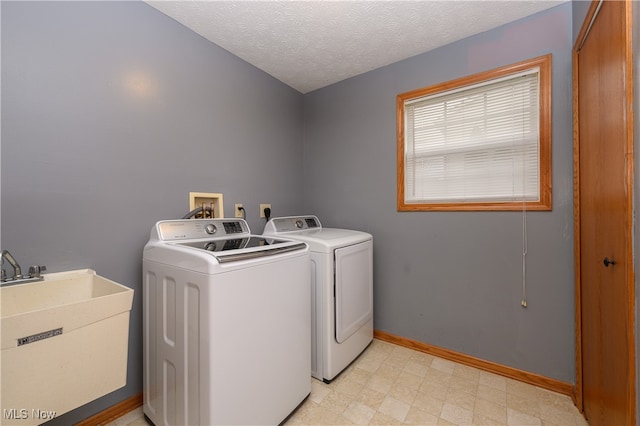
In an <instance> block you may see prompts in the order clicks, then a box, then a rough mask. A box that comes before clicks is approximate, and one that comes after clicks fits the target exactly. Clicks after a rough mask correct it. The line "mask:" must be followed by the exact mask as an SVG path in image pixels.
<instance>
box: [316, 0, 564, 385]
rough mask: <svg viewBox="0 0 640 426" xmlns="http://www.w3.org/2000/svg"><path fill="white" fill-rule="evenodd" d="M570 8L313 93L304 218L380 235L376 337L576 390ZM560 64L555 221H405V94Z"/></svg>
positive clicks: (543, 217)
mask: <svg viewBox="0 0 640 426" xmlns="http://www.w3.org/2000/svg"><path fill="white" fill-rule="evenodd" d="M571 9H572V8H571V4H570V3H565V4H563V5H560V6H557V7H555V8H553V9H550V10H548V11H545V12H542V13H539V14H537V15H535V16H533V17H529V18H526V19H523V20H520V21H517V22H514V23H512V24H509V25H506V26H503V27H500V28H498V29H495V30H491V31H488V32H485V33H483V34H479V35H477V36H474V37H470V38H468V39H465V40H462V41H460V42H456V43H453V44H450V45H448V46H445V47H443V48H440V49H437V50H434V51H432V52H428V53H425V54H422V55H419V56H416V57H413V58H410V59H407V60H405V61H402V62H398V63H395V64H392V65H389V66H387V67H384V68H381V69H378V70H375V71H372V72H369V73H366V74H363V75H360V76H357V77H354V78H352V79H349V80H346V81H344V82H341V83H337V84H335V85H333V86H330V87H327V88H324V89H320V90H317V91H315V92H312V93H310V94H307V95H306V96H305V101H304V107H305V112H304V127H305V128H304V133H305V139H304V158H305V160H304V182H305V188H306V192H305V195H304V208H305V211H306V212H311V213H316V214H317V215H318V216H319V217H320V219H321V220H322V221H323V224H324V225H325V226H327V225H328V226H339V227H347V228H354V229H361V230H365V231H368V232H371V233H372V234H373V236H374V286H375V290H374V305H375V313H374V327H375V328H376V329H379V330H383V331H386V332H389V333H393V334H395V335H399V336H404V337H408V338H411V339H415V340H418V341H421V342H426V343H429V344H432V345H437V346H440V347H444V348H448V349H451V350H454V351H458V352H462V353H465V354H468V355H472V356H475V357H478V358H481V359H484V360H489V361H493V362H497V363H499V364H503V365H507V366H511V367H514V368H517V369H521V370H525V371H529V372H533V373H537V374H541V375H543V376H547V377H551V378H554V379H558V380H561V381H564V382H569V383H573V382H574V381H575V380H574V378H575V361H574V353H575V352H574V339H575V337H574V303H573V297H574V291H573V288H574V287H573V216H572V214H573V213H572V212H573V205H572V203H573V193H572V184H573V182H572V176H573V175H572V173H573V172H572V160H573V156H572V103H571V47H572V10H571ZM547 53H552V54H553V107H552V108H553V211H550V212H530V213H527V222H528V255H527V295H528V308H526V309H524V308H522V307H521V306H520V301H521V296H522V279H521V277H522V269H521V265H522V260H521V259H522V234H523V233H522V222H523V214H522V213H521V212H418V213H413V212H402V213H401V212H398V211H397V210H396V157H395V155H396V139H395V131H396V127H395V124H396V122H395V119H396V111H395V101H396V95H397V94H399V93H403V92H406V91H409V90H413V89H418V88H421V87H425V86H429V85H432V84H436V83H440V82H444V81H448V80H451V79H454V78H457V77H462V76H465V75H468V74H473V73H477V72H480V71H484V70H488V69H492V68H495V67H498V66H502V65H506V64H510V63H514V62H517V61H521V60H524V59H528V58H533V57H536V56H539V55H544V54H547Z"/></svg>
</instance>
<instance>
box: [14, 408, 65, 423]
mask: <svg viewBox="0 0 640 426" xmlns="http://www.w3.org/2000/svg"><path fill="white" fill-rule="evenodd" d="M2 415H3V417H4V419H5V420H28V419H36V420H51V419H53V418H54V417H55V416H56V412H55V411H49V410H41V409H39V408H32V409H31V410H28V409H26V408H5V409H3V410H2Z"/></svg>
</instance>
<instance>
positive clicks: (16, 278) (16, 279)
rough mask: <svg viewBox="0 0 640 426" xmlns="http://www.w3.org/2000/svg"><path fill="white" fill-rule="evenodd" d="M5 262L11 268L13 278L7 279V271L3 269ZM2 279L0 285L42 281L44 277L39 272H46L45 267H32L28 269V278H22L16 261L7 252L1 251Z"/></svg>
mask: <svg viewBox="0 0 640 426" xmlns="http://www.w3.org/2000/svg"><path fill="white" fill-rule="evenodd" d="M5 260H6V261H7V263H9V265H11V267H12V268H13V277H7V271H6V270H5V269H4V261H5ZM2 266H3V268H2V277H0V285H13V284H23V283H28V282H34V281H42V280H43V279H44V277H43V276H42V275H40V272H42V271H46V270H47V267H46V266H44V265H43V266H37V265H36V266H32V267H30V268H29V276H28V277H24V276H22V269H21V268H20V265H19V264H18V262H17V261H16V258H15V257H13V255H11V253H9V250H2Z"/></svg>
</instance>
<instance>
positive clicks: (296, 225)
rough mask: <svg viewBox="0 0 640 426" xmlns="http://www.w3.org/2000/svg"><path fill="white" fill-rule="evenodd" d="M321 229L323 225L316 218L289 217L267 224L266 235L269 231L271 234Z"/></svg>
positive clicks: (275, 219)
mask: <svg viewBox="0 0 640 426" xmlns="http://www.w3.org/2000/svg"><path fill="white" fill-rule="evenodd" d="M320 228H322V225H321V224H320V220H319V219H318V218H317V217H316V216H312V215H309V216H287V217H277V218H273V219H271V220H270V221H269V222H267V224H266V225H265V233H266V232H267V230H269V231H271V232H293V231H304V230H309V229H320Z"/></svg>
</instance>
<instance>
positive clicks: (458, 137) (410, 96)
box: [397, 55, 551, 211]
mask: <svg viewBox="0 0 640 426" xmlns="http://www.w3.org/2000/svg"><path fill="white" fill-rule="evenodd" d="M397 138H398V140H397V144H398V145H397V150H398V152H397V167H398V210H399V211H421V210H522V209H527V210H551V55H546V56H542V57H539V58H535V59H531V60H528V61H524V62H520V63H517V64H514V65H509V66H506V67H502V68H498V69H495V70H492V71H488V72H484V73H480V74H476V75H473V76H470V77H464V78H461V79H458V80H453V81H449V82H446V83H442V84H438V85H435V86H431V87H427V88H424V89H419V90H415V91H412V92H408V93H403V94H400V95H398V97H397Z"/></svg>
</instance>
